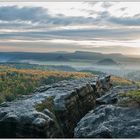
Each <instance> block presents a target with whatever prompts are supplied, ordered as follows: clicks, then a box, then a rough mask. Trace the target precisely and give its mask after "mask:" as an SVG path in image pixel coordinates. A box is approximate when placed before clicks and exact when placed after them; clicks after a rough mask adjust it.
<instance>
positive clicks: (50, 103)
mask: <svg viewBox="0 0 140 140" xmlns="http://www.w3.org/2000/svg"><path fill="white" fill-rule="evenodd" d="M35 108H36V110H37V111H39V112H42V111H43V110H44V109H46V108H47V109H48V110H49V111H50V112H52V113H53V112H54V103H53V97H51V96H50V97H48V98H47V100H45V101H43V102H42V103H40V104H37V105H36V106H35Z"/></svg>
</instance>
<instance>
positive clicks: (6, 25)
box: [0, 2, 140, 55]
mask: <svg viewBox="0 0 140 140" xmlns="http://www.w3.org/2000/svg"><path fill="white" fill-rule="evenodd" d="M139 7H140V2H0V51H4V52H7V51H12V52H52V51H68V52H74V51H90V52H101V53H122V54H129V55H140V8H139Z"/></svg>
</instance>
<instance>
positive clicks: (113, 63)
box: [97, 58, 118, 65]
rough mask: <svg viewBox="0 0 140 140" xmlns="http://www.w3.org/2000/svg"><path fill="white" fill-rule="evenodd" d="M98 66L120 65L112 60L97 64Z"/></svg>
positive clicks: (103, 60) (104, 60)
mask: <svg viewBox="0 0 140 140" xmlns="http://www.w3.org/2000/svg"><path fill="white" fill-rule="evenodd" d="M97 64H98V65H118V63H117V62H116V61H114V60H113V59H111V58H106V59H102V60H100V61H98V62H97Z"/></svg>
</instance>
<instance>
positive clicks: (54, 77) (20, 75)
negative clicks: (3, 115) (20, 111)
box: [0, 66, 93, 103]
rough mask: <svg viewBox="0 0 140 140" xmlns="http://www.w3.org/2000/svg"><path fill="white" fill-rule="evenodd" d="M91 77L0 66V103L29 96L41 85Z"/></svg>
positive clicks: (72, 73)
mask: <svg viewBox="0 0 140 140" xmlns="http://www.w3.org/2000/svg"><path fill="white" fill-rule="evenodd" d="M92 76H93V75H92V74H89V73H82V72H63V71H45V70H34V69H16V68H11V67H8V66H0V103H1V102H4V101H12V100H14V99H16V98H18V97H21V96H22V95H29V94H31V93H32V92H33V91H34V90H35V89H36V88H37V87H39V86H40V85H43V84H52V83H55V82H58V81H61V80H69V79H77V78H86V77H92Z"/></svg>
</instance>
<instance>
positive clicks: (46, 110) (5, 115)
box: [0, 77, 111, 138]
mask: <svg viewBox="0 0 140 140" xmlns="http://www.w3.org/2000/svg"><path fill="white" fill-rule="evenodd" d="M110 87H111V84H110V77H104V78H100V79H98V78H92V79H79V80H70V81H62V82H59V83H56V84H52V85H49V86H44V87H40V88H39V89H38V90H37V91H36V93H34V94H33V95H32V96H30V97H29V96H27V97H25V98H24V99H20V100H17V101H14V102H10V103H8V102H7V103H3V104H1V105H0V137H10V138H12V137H26V138H30V137H32V138H35V137H40V138H43V137H44V138H45V137H46V138H58V137H72V136H73V133H74V132H73V131H74V128H75V126H76V124H77V122H78V121H79V120H80V119H81V117H83V116H84V115H85V114H86V113H87V112H88V111H89V110H91V109H93V108H94V107H95V102H96V98H97V97H100V96H101V95H102V94H105V92H106V91H107V90H109V89H110ZM50 98H51V99H52V107H51V109H50V106H49V105H48V104H45V105H46V106H44V104H43V103H44V102H48V99H50ZM38 105H40V106H43V107H42V109H40V110H38V109H37V106H38Z"/></svg>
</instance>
